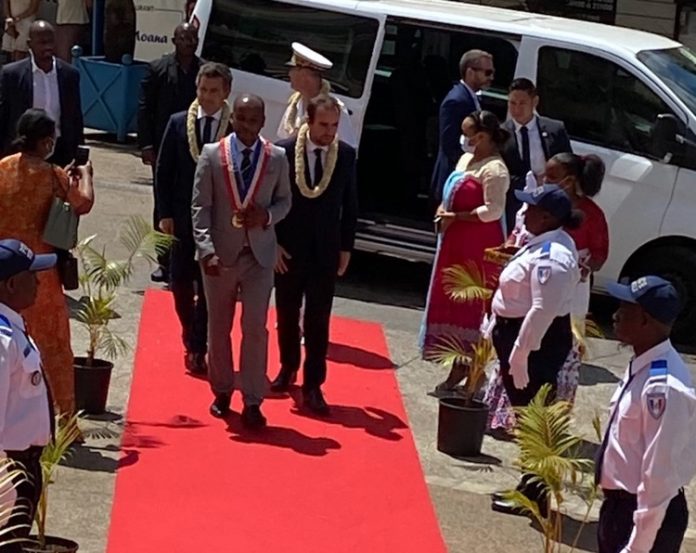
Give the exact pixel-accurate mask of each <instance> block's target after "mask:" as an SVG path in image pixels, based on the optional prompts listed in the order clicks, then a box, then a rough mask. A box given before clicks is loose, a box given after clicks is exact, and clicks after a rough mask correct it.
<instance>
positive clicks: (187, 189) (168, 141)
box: [155, 111, 232, 240]
mask: <svg viewBox="0 0 696 553" xmlns="http://www.w3.org/2000/svg"><path fill="white" fill-rule="evenodd" d="M187 113H188V111H180V112H179V113H175V114H174V115H172V116H171V117H170V118H169V122H168V124H167V127H166V129H165V131H164V137H163V138H162V143H161V145H160V148H159V153H158V156H157V165H156V178H155V201H156V202H157V213H158V215H159V218H160V219H168V218H172V219H174V234H175V236H176V237H177V238H179V239H180V240H184V239H185V240H193V227H192V222H191V196H192V192H193V176H194V174H195V172H196V162H195V161H193V158H192V157H191V152H190V151H189V144H188V137H187V136H186V116H187ZM199 130H200V129H199V128H198V125H196V131H197V132H196V137H197V139H198V145H199V151H200V150H202V149H203V146H202V145H201V140H200V136H199V135H200V133H199V132H198V131H199ZM227 131H228V133H229V132H232V129H231V128H230V127H229V126H228V128H227Z"/></svg>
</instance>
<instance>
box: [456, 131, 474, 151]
mask: <svg viewBox="0 0 696 553" xmlns="http://www.w3.org/2000/svg"><path fill="white" fill-rule="evenodd" d="M459 145H460V146H461V147H462V151H463V152H466V153H468V154H473V153H474V151H476V145H475V144H472V143H471V142H470V140H469V137H468V136H465V135H461V136H460V137H459Z"/></svg>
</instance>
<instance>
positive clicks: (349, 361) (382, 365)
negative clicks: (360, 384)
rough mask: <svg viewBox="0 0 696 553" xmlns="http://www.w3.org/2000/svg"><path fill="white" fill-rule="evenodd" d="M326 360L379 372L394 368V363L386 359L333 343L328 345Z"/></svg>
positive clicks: (372, 353)
mask: <svg viewBox="0 0 696 553" xmlns="http://www.w3.org/2000/svg"><path fill="white" fill-rule="evenodd" d="M326 358H327V359H328V360H329V361H333V362H334V363H340V364H342V365H353V366H354V367H357V368H359V369H374V370H380V369H393V368H394V363H392V362H391V360H390V359H388V358H387V357H384V356H382V355H379V354H377V353H374V352H372V351H367V350H364V349H362V348H358V347H355V346H348V345H346V344H336V343H333V342H332V343H330V344H329V351H328V353H327V356H326Z"/></svg>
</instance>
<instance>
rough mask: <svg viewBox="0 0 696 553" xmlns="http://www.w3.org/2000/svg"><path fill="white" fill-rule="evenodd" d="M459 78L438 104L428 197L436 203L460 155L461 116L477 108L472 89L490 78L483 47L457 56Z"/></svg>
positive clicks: (487, 83)
mask: <svg viewBox="0 0 696 553" xmlns="http://www.w3.org/2000/svg"><path fill="white" fill-rule="evenodd" d="M459 74H460V75H461V80H460V81H459V82H458V83H457V84H455V85H454V86H453V87H452V90H450V91H449V93H448V94H447V96H445V99H444V100H443V101H442V104H441V105H440V117H439V124H440V127H439V128H440V140H439V147H438V152H437V159H436V160H435V168H434V169H433V177H432V181H431V184H430V200H431V203H432V205H433V206H437V205H440V202H441V200H442V188H443V186H444V185H445V181H446V180H447V178H448V177H449V176H450V174H451V173H452V171H454V168H455V167H456V165H457V162H458V161H459V158H460V157H461V156H462V147H461V143H460V140H459V139H460V137H461V134H462V131H461V127H462V121H464V118H465V117H466V116H467V115H469V114H471V113H473V112H474V111H478V110H480V109H481V105H480V103H479V100H478V97H477V96H476V93H477V92H478V91H480V90H482V89H484V88H488V87H489V86H490V84H491V83H492V82H493V77H494V75H495V68H494V67H493V56H492V55H491V54H489V53H488V52H484V51H483V50H469V51H468V52H466V53H464V55H463V56H462V57H461V59H460V60H459Z"/></svg>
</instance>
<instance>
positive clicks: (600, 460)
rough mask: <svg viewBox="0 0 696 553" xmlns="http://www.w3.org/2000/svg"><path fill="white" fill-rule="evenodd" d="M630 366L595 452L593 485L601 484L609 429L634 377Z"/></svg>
mask: <svg viewBox="0 0 696 553" xmlns="http://www.w3.org/2000/svg"><path fill="white" fill-rule="evenodd" d="M631 369H632V366H631V365H629V366H628V380H627V381H626V384H624V386H623V388H621V393H619V399H618V400H616V405H615V406H614V411H613V412H612V413H611V417H609V424H607V429H606V430H605V431H604V439H603V440H602V445H600V446H599V449H598V450H597V455H595V485H597V486H599V485H600V484H601V483H602V465H603V464H604V453H606V451H607V446H608V445H609V433H610V432H611V427H612V425H613V424H614V421H615V420H616V415H617V413H618V412H619V407H620V406H621V399H622V398H623V397H624V394H625V393H626V392H627V391H628V386H629V385H630V384H631V380H633V377H634V376H635V375H634V374H633V373H632V372H631Z"/></svg>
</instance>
